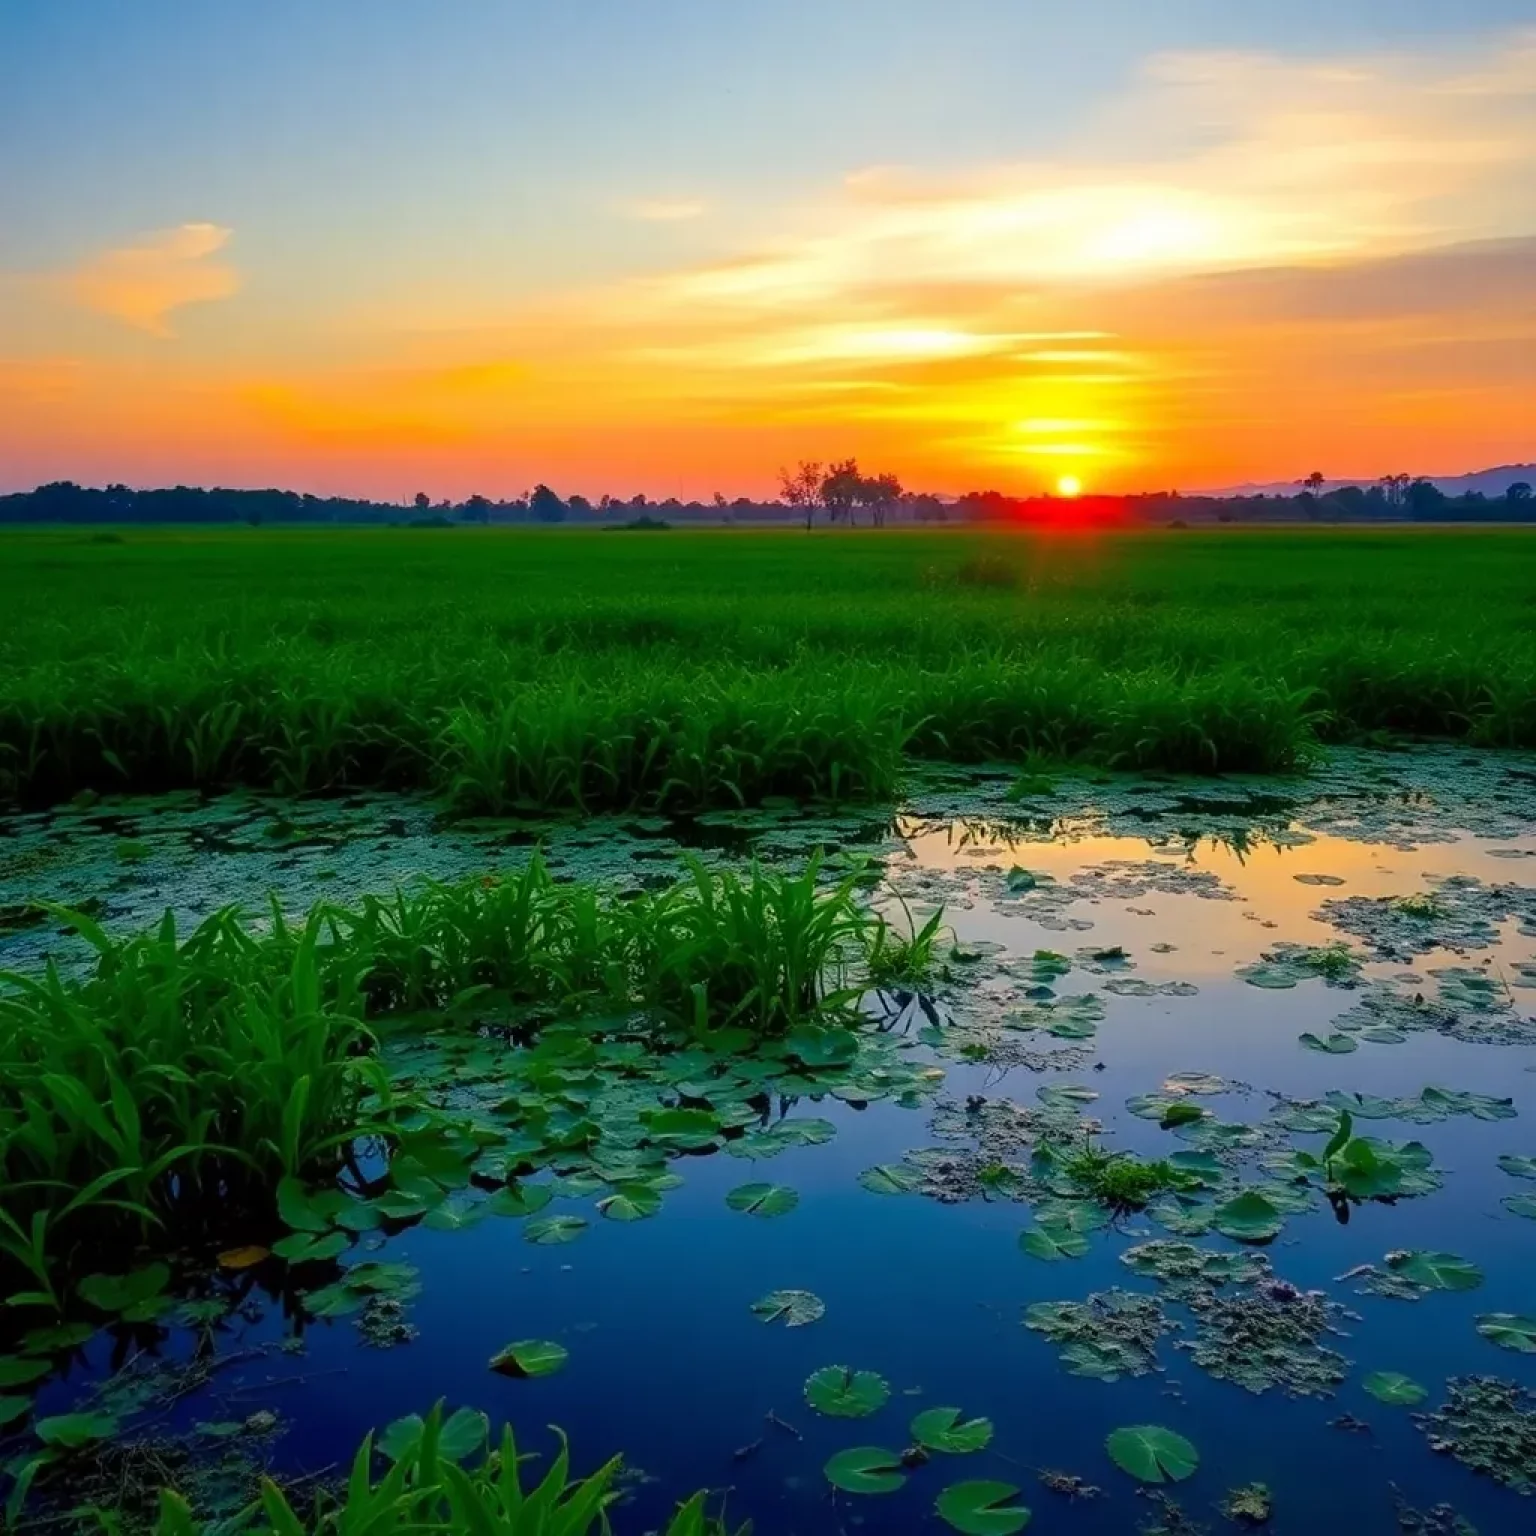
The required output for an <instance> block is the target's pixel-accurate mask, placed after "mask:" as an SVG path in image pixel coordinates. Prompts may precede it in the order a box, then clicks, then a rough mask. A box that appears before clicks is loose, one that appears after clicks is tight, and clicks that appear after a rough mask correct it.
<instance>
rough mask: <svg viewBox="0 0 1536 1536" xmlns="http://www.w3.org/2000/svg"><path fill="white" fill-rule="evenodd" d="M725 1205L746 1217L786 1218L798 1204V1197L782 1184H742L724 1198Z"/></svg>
mask: <svg viewBox="0 0 1536 1536" xmlns="http://www.w3.org/2000/svg"><path fill="white" fill-rule="evenodd" d="M725 1203H726V1204H727V1205H728V1206H730V1208H731V1209H732V1210H733V1211H740V1212H742V1214H743V1215H746V1216H762V1217H769V1216H787V1215H788V1214H789V1212H791V1211H792V1210H794V1208H795V1207H796V1206H797V1205H799V1204H800V1196H799V1195H798V1194H797V1193H796V1192H795V1191H794V1190H792V1189H790V1188H789V1187H788V1186H787V1185H784V1184H743V1185H742V1186H741V1187H740V1188H739V1189H733V1190H732V1191H731V1192H730V1194H728V1195H727V1196H726V1197H725Z"/></svg>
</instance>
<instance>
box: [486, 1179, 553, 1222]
mask: <svg viewBox="0 0 1536 1536" xmlns="http://www.w3.org/2000/svg"><path fill="white" fill-rule="evenodd" d="M554 1198H555V1192H554V1190H552V1189H551V1188H550V1187H549V1185H547V1184H516V1183H513V1184H508V1185H507V1187H506V1188H505V1189H498V1190H497V1191H496V1193H495V1194H494V1195H492V1196H491V1198H490V1199H489V1200H487V1201H486V1202H485V1208H486V1210H487V1211H488V1212H489V1213H490V1214H491V1215H492V1216H511V1217H520V1216H536V1215H537V1214H538V1213H539V1212H540V1211H542V1210H543V1209H544V1207H545V1206H546V1205H548V1204H549V1202H550V1201H551V1200H553V1199H554Z"/></svg>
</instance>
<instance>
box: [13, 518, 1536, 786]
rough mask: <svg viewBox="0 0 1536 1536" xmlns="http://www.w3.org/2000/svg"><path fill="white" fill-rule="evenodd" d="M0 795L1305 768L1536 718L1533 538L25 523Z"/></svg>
mask: <svg viewBox="0 0 1536 1536" xmlns="http://www.w3.org/2000/svg"><path fill="white" fill-rule="evenodd" d="M0 613H3V614H4V620H3V624H0V795H3V796H4V797H5V798H6V799H8V800H11V801H13V802H17V801H19V802H22V803H32V804H45V803H50V802H57V801H60V800H63V799H67V798H69V797H71V796H73V795H74V794H76V793H78V792H79V791H81V790H91V791H96V792H122V791H129V792H143V791H164V790H170V789H184V788H197V789H203V790H211V789H217V788H222V787H229V786H249V787H265V788H271V789H275V790H278V791H280V792H286V793H304V792H327V791H336V790H340V789H348V788H358V787H381V788H411V789H427V790H431V791H434V792H441V793H443V794H446V795H447V796H449V797H450V798H451V800H452V802H453V803H454V804H455V805H456V806H457V808H459V809H460V810H463V811H467V812H471V813H480V814H504V813H507V812H510V811H516V810H520V809H551V808H578V809H585V810H595V809H607V808H612V809H618V808H631V807H645V808H655V809H668V810H678V809H694V808H701V807H710V806H721V805H731V804H737V803H748V804H752V803H759V802H761V801H762V800H764V799H765V798H768V797H774V796H784V795H789V796H797V797H804V796H816V797H823V796H825V797H833V798H850V797H852V798H858V797H867V796H880V795H885V794H889V793H890V792H891V791H892V789H893V788H894V787H895V785H896V783H897V782H898V779H899V776H900V773H901V769H902V764H903V762H904V761H907V760H910V759H935V760H950V761H961V762H976V761H983V760H994V759H1000V760H1010V761H1018V762H1022V761H1024V760H1026V759H1029V758H1034V759H1051V760H1081V761H1086V762H1091V763H1095V764H1100V765H1106V766H1113V767H1125V768H1158V769H1171V770H1177V771H1192V772H1210V771H1266V772H1276V771H1279V772H1284V771H1289V770H1293V769H1297V768H1301V767H1304V766H1305V764H1306V763H1307V761H1308V758H1309V754H1310V753H1311V751H1312V749H1313V748H1314V747H1315V745H1316V744H1317V743H1319V742H1354V741H1360V740H1372V739H1377V738H1383V737H1404V736H1407V737H1424V736H1430V737H1451V738H1458V739H1464V740H1469V741H1472V742H1476V743H1479V744H1492V745H1505V746H1532V745H1536V625H1533V623H1532V620H1533V618H1536V543H1533V542H1532V540H1531V539H1530V538H1529V537H1528V536H1527V535H1526V534H1525V533H1524V532H1523V531H1487V532H1471V533H1469V532H1465V531H1458V532H1451V531H1442V530H1422V529H1411V530H1375V529H1372V530H1339V529H1327V528H1318V529H1301V530H1284V531H1281V530H1262V531H1259V530H1248V531H1242V532H1237V531H1232V530H1224V531H1221V532H1217V533H1210V532H1193V531H1188V530H1172V531H1164V532H1156V533H1153V532H1147V533H1138V534H1126V535H1116V536H1107V537H1089V536H1086V535H1085V536H1082V537H1080V538H1055V539H1031V538H1027V537H1023V536H1019V537H1007V536H992V537H985V538H984V537H980V536H971V535H959V534H955V533H948V534H941V533H934V534H924V533H900V534H896V533H889V532H880V533H876V532H873V531H850V532H843V533H830V532H826V531H818V532H816V533H814V534H812V535H809V536H808V535H806V534H804V533H800V532H789V531H773V532H752V531H747V530H713V531H689V532H683V531H677V530H668V531H664V532H658V533H615V534H612V535H608V534H595V533H581V532H565V531H561V532H536V531H504V530H481V529H468V528H454V529H444V530H436V529H430V530H429V529H393V530H355V529H351V530H344V531H343V530H336V531H329V530H327V531H313V530H303V531H300V530H287V531H285V530H271V529H239V530H218V531H204V530H198V531H138V530H135V531H130V532H123V533H114V532H108V531H102V532H91V531H81V530H77V529H71V530H67V531H62V530H61V531H51V530H50V531H36V532H17V533H12V534H8V535H7V537H6V540H5V544H4V559H3V561H0Z"/></svg>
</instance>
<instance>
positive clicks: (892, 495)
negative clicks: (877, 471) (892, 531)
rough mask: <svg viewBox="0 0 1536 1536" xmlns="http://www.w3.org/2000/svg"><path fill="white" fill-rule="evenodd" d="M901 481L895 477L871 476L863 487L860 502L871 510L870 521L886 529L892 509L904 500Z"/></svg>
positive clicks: (864, 482) (863, 483)
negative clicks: (886, 522)
mask: <svg viewBox="0 0 1536 1536" xmlns="http://www.w3.org/2000/svg"><path fill="white" fill-rule="evenodd" d="M902 495H903V492H902V489H901V481H900V480H898V479H897V478H896V476H895V475H870V476H868V477H867V478H866V479H865V480H864V481H863V482H862V485H861V491H860V498H859V499H860V500H861V501H862V502H863V504H864V505H865V506H866V507H868V508H869V516H870V521H871V522H873V523H874V525H875V527H876V528H884V527H885V520H886V518H887V517H889V516H890V513H891V508H892V507H894V506H895V505H896V504H897V503H898V502H899V501H900V500H901V498H902Z"/></svg>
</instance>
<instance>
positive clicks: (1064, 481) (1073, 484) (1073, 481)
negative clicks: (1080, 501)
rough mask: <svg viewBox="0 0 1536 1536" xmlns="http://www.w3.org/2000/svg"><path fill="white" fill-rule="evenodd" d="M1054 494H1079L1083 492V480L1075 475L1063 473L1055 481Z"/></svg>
mask: <svg viewBox="0 0 1536 1536" xmlns="http://www.w3.org/2000/svg"><path fill="white" fill-rule="evenodd" d="M1056 494H1057V495H1058V496H1081V495H1082V494H1083V482H1082V481H1081V480H1079V479H1078V478H1077V476H1076V475H1063V476H1062V477H1061V479H1059V480H1058V481H1057V482H1056Z"/></svg>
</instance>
